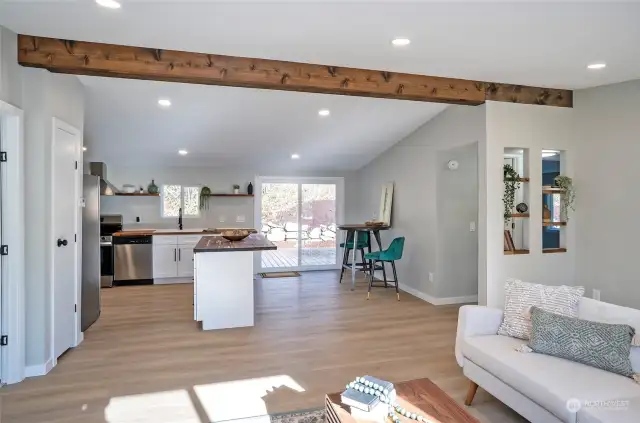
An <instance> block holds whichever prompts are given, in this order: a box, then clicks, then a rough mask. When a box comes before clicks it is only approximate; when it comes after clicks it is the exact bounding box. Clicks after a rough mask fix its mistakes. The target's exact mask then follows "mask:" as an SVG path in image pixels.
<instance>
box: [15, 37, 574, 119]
mask: <svg viewBox="0 0 640 423" xmlns="http://www.w3.org/2000/svg"><path fill="white" fill-rule="evenodd" d="M18 62H19V63H20V64H21V65H22V66H28V67H37V68H44V69H48V70H49V71H51V72H58V73H69V74H77V75H91V76H104V77H116V78H129V79H146V80H153V81H169V82H183V83H191V84H205V85H225V86H232V87H248V88H262V89H271V90H285V91H300V92H310V93H323V94H338V95H351V96H360V97H380V98H390V99H397V100H413V101H428V102H435V103H449V104H464V105H478V104H482V103H484V102H485V100H494V101H508V102H514V103H526V104H542V105H548V106H559V107H572V103H573V95H572V94H573V93H572V91H570V90H557V89H549V88H538V87H528V86H521V85H508V84H497V83H489V82H483V81H471V80H465V79H454V78H442V77H438V76H426V75H414V74H407V73H395V72H388V71H379V70H368V69H356V68H346V67H337V66H327V65H314V64H308V63H296V62H285V61H279V60H268V59H253V58H247V57H234V56H221V55H216V54H206V53H189V52H183V51H175V50H160V49H152V48H145V47H131V46H122V45H115V44H102V43H91V42H84V41H71V40H62V39H56V38H45V37H35V36H30V35H18Z"/></svg>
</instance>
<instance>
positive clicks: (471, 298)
mask: <svg viewBox="0 0 640 423" xmlns="http://www.w3.org/2000/svg"><path fill="white" fill-rule="evenodd" d="M399 288H400V289H401V290H402V291H404V292H406V293H409V294H411V295H413V296H414V297H418V298H420V299H421V300H424V301H426V302H428V303H429V304H433V305H447V304H464V303H477V302H478V296H477V295H467V296H463V297H444V298H437V297H432V296H431V295H429V294H426V293H424V292H422V291H418V290H417V289H415V288H412V287H410V286H407V285H404V284H400V285H399Z"/></svg>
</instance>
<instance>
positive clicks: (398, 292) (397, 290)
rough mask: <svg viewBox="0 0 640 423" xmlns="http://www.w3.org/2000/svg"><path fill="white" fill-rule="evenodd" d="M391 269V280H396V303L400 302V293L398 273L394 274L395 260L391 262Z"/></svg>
mask: <svg viewBox="0 0 640 423" xmlns="http://www.w3.org/2000/svg"><path fill="white" fill-rule="evenodd" d="M391 267H392V268H393V279H395V280H396V296H397V297H398V301H400V291H399V289H398V273H397V272H396V262H395V260H394V261H392V262H391Z"/></svg>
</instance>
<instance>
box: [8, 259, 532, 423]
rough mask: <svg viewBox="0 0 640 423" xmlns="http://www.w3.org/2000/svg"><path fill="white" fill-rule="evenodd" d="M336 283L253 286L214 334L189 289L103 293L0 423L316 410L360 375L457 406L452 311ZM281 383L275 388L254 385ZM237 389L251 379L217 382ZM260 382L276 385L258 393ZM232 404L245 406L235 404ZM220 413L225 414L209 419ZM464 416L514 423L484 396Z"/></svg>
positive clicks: (459, 380)
mask: <svg viewBox="0 0 640 423" xmlns="http://www.w3.org/2000/svg"><path fill="white" fill-rule="evenodd" d="M338 275H339V272H333V271H331V272H308V273H303V275H302V276H301V277H299V278H283V279H266V280H258V281H257V282H256V308H257V315H256V325H255V327H253V328H245V329H231V330H224V331H211V332H203V331H201V330H200V329H199V328H198V324H197V323H196V322H194V321H193V311H192V300H193V291H192V286H191V285H184V284H181V285H156V286H137V287H118V288H113V289H108V290H103V291H102V292H103V297H102V298H103V309H102V316H101V317H100V319H99V321H98V322H97V323H96V324H95V325H94V326H93V327H92V328H90V329H89V330H88V331H87V332H86V334H85V340H84V342H83V343H82V344H81V345H80V346H79V347H78V348H76V349H74V350H71V351H69V352H67V353H66V354H65V355H64V356H63V357H61V359H60V360H59V362H58V366H57V367H56V368H55V369H54V370H53V371H52V372H51V373H50V374H48V375H46V376H44V377H40V378H32V379H28V380H26V381H24V382H23V383H21V384H18V385H13V386H10V387H5V388H2V389H0V407H1V408H0V422H2V423H18V422H20V423H32V422H33V423H36V422H37V423H54V422H55V423H58V422H78V423H79V422H83V423H85V422H86V423H94V422H100V423H103V422H109V423H124V422H127V423H128V422H139V423H164V422H167V423H168V422H171V423H187V422H189V423H191V422H194V423H201V422H209V421H210V420H216V421H219V420H225V419H228V418H240V417H244V416H248V415H256V410H257V409H259V407H260V406H263V407H265V410H266V412H268V413H274V412H284V411H293V410H301V409H309V408H317V407H321V406H322V405H323V398H324V394H325V393H327V392H334V391H339V390H341V389H342V388H343V386H344V384H345V383H346V382H348V381H350V380H352V379H353V378H354V377H355V376H359V375H364V374H371V375H375V376H377V377H380V378H382V379H387V380H391V381H394V380H395V381H400V380H408V379H414V378H418V377H429V378H431V379H432V380H433V381H434V382H435V383H436V384H438V385H439V386H440V387H441V388H442V389H444V390H445V391H446V392H447V393H449V394H450V395H451V396H452V397H453V398H454V399H456V400H457V401H459V402H462V400H463V397H464V394H465V392H466V388H467V381H466V379H465V378H464V376H463V375H462V372H461V370H460V369H459V368H458V366H457V365H456V363H455V359H454V355H453V346H454V339H455V331H456V320H457V311H458V307H457V306H441V307H434V306H431V305H429V304H428V303H425V302H424V301H422V300H419V299H417V298H415V297H412V296H411V295H409V294H404V293H401V301H400V302H398V301H396V299H395V292H394V291H393V290H392V289H387V290H385V289H384V288H378V289H374V291H373V292H372V295H371V299H370V300H369V301H366V299H365V298H366V284H365V283H364V281H363V280H362V279H359V283H358V287H357V289H356V291H355V292H350V291H349V286H348V285H349V284H347V283H343V284H339V283H338V281H337V279H338ZM280 375H282V377H281V378H280V380H285V382H284V385H282V386H279V385H281V383H280V382H276V383H273V381H271V380H268V379H263V378H267V377H275V376H280ZM240 380H246V381H248V382H242V383H240V384H239V385H238V384H235V385H234V384H225V385H220V383H223V382H232V381H240ZM286 381H289V382H286ZM265 383H266V384H267V385H268V387H270V386H271V385H275V387H271V389H270V390H269V391H267V392H262V393H261V394H260V389H263V385H265ZM255 384H257V385H260V386H259V387H258V388H255V387H254V385H255ZM238 387H240V389H242V394H239V393H238V392H237V391H236V390H237V389H238ZM254 388H255V389H254ZM252 389H253V390H252ZM299 391H300V392H299ZM256 392H257V394H256ZM234 395H235V398H234ZM251 395H254V396H255V395H258V396H262V398H250V397H251ZM238 396H241V397H242V396H244V398H243V405H242V406H232V405H233V404H232V402H233V400H234V399H235V400H237V397H238ZM221 407H222V408H225V407H226V409H227V411H226V412H227V414H226V415H224V416H222V415H220V414H217V415H216V413H215V410H216V409H217V410H220V409H222V408H221ZM471 409H472V413H473V414H474V415H476V416H478V417H479V418H480V419H481V421H483V422H512V421H513V422H521V421H522V420H521V419H520V418H519V417H517V416H516V415H515V414H514V413H513V412H511V411H510V410H508V409H507V408H506V407H505V406H503V405H502V404H501V403H499V402H497V401H496V400H495V399H493V398H492V397H490V396H489V395H488V394H486V393H485V392H484V391H482V390H481V389H480V390H479V392H478V395H477V396H476V400H475V401H474V406H473V407H472V408H471ZM212 410H213V411H212ZM229 410H231V411H229ZM228 413H231V414H232V415H231V414H228Z"/></svg>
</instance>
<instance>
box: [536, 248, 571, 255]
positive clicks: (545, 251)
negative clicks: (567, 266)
mask: <svg viewBox="0 0 640 423" xmlns="http://www.w3.org/2000/svg"><path fill="white" fill-rule="evenodd" d="M566 252H567V249H566V248H543V249H542V253H543V254H554V253H566Z"/></svg>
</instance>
